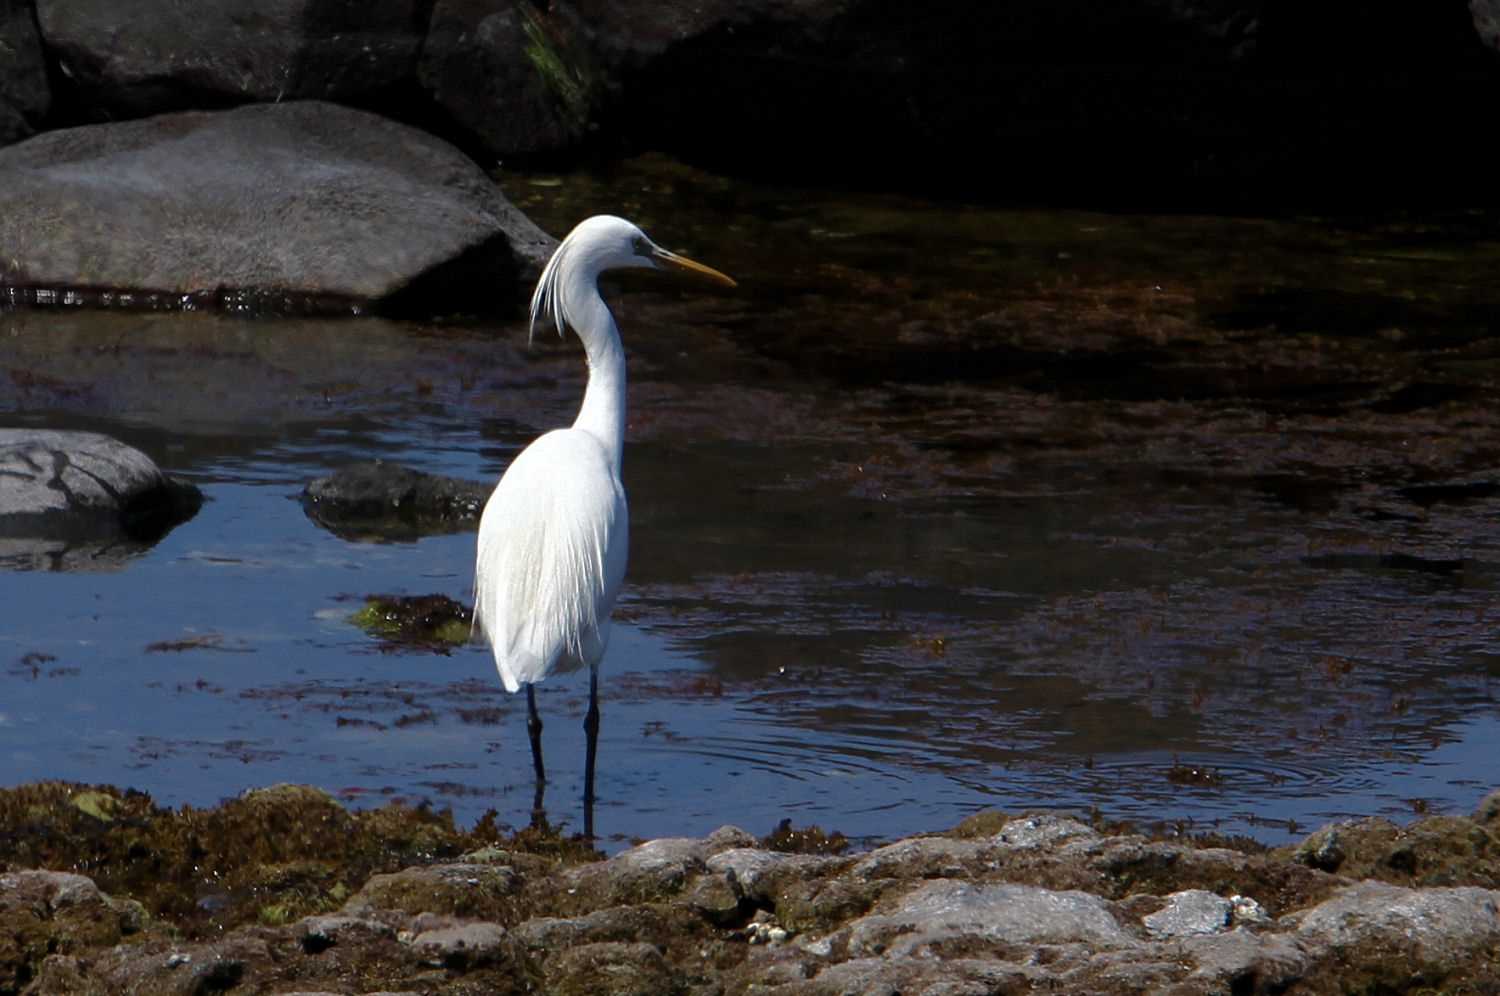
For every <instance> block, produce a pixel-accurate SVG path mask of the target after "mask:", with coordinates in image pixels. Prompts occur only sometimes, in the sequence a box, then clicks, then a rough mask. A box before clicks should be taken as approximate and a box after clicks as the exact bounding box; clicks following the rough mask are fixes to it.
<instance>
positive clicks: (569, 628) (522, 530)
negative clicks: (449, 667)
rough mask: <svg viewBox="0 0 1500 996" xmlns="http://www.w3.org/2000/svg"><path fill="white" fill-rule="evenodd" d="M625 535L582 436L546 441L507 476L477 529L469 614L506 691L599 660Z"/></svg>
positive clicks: (597, 459) (616, 488) (607, 481)
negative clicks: (490, 651)
mask: <svg viewBox="0 0 1500 996" xmlns="http://www.w3.org/2000/svg"><path fill="white" fill-rule="evenodd" d="M628 532H629V529H628V524H627V512H626V506H625V493H624V491H623V489H622V488H621V487H620V482H619V479H618V478H617V477H615V475H614V473H613V471H612V470H611V469H610V466H609V463H608V461H607V459H606V458H605V455H604V450H603V448H602V447H601V446H600V445H599V443H598V441H597V440H596V439H594V437H592V436H590V435H589V434H588V433H586V432H583V431H581V430H578V429H559V430H557V431H555V432H549V433H547V434H546V435H545V436H542V437H541V438H540V439H538V440H537V441H536V442H534V443H532V444H531V445H530V446H529V447H527V448H526V449H525V450H524V451H523V452H522V453H521V455H520V456H518V457H516V459H515V462H514V463H512V464H511V465H510V467H509V469H507V470H506V472H505V475H504V476H503V477H502V478H501V479H500V484H499V485H498V486H497V487H496V488H495V493H494V494H492V495H491V496H490V500H489V502H488V503H487V504H486V505H485V507H484V515H483V516H482V517H481V518H480V521H479V553H478V560H477V563H476V566H475V580H474V596H475V597H474V611H475V622H476V624H477V625H478V627H479V628H480V629H481V630H482V631H483V633H484V635H485V637H486V639H488V640H489V643H490V646H491V648H492V649H493V650H494V654H495V666H496V668H497V669H498V670H499V672H500V679H501V681H503V682H504V683H505V687H506V689H507V690H508V691H512V692H514V691H516V690H517V689H518V688H519V687H520V686H521V685H522V684H525V683H528V682H533V681H540V680H541V679H543V678H545V677H546V676H547V675H548V674H549V673H550V672H551V671H552V670H554V669H555V668H558V667H563V668H568V667H574V666H578V665H580V664H593V663H595V662H596V661H597V660H598V659H599V657H600V656H601V655H602V654H603V653H604V644H605V642H606V640H607V639H608V628H609V612H610V609H611V607H612V606H613V604H614V600H615V596H616V595H617V594H618V593H619V590H620V584H621V582H622V581H623V580H624V575H625V559H626V556H625V555H626V545H627V542H628V540H627V534H628Z"/></svg>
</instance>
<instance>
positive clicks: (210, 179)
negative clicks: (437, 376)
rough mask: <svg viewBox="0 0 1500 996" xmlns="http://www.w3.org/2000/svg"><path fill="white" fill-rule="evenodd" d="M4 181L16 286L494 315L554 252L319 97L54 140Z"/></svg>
mask: <svg viewBox="0 0 1500 996" xmlns="http://www.w3.org/2000/svg"><path fill="white" fill-rule="evenodd" d="M0 186H3V187H4V189H5V190H6V191H7V193H8V195H9V197H10V205H11V206H10V208H9V209H8V210H7V211H5V212H4V213H3V214H0V245H4V246H5V258H4V260H3V262H0V280H4V281H5V282H7V283H10V284H13V285H18V286H44V287H80V286H82V287H96V288H101V287H102V288H113V289H118V290H129V291H139V292H159V293H168V294H176V295H185V296H188V298H189V299H190V300H196V299H198V298H202V297H203V296H204V295H209V296H210V298H211V299H212V300H225V299H228V300H231V301H232V300H235V299H237V298H238V297H246V298H248V299H251V300H255V301H264V302H274V301H276V300H282V299H285V300H300V299H302V298H310V299H316V300H323V301H333V300H338V301H346V302H348V303H349V306H354V305H357V304H359V303H360V302H369V301H375V300H377V299H385V300H386V301H387V302H388V303H389V304H390V305H391V306H392V307H399V308H401V309H405V310H410V309H416V308H420V307H424V306H425V307H429V308H433V309H436V310H459V309H462V308H463V307H465V306H466V302H467V303H469V304H472V305H473V306H474V307H476V308H484V309H486V310H494V309H503V308H508V307H511V306H514V304H515V303H516V302H517V301H518V300H519V298H520V290H519V288H520V285H521V284H522V283H524V282H529V281H530V279H531V278H532V277H533V276H534V275H535V273H536V272H537V271H538V269H539V267H540V265H541V264H542V262H543V260H544V257H545V255H546V253H547V252H548V251H550V248H551V246H552V242H551V240H550V239H549V238H548V237H547V236H545V235H543V234H542V233H541V232H540V231H539V230H538V229H537V228H536V227H535V226H534V225H531V224H530V222H528V221H526V220H525V218H524V217H522V216H521V215H520V213H519V212H517V211H516V210H515V209H514V208H513V207H511V206H510V205H509V204H508V203H507V202H506V200H505V198H504V196H503V195H502V194H501V193H500V192H499V190H498V189H497V188H496V187H495V185H494V184H493V183H492V182H491V181H490V180H489V179H488V178H487V177H486V176H485V175H484V174H483V173H482V172H481V171H480V170H479V169H478V168H477V167H476V166H475V165H474V164H473V163H472V162H471V161H469V160H468V159H467V158H466V157H464V156H463V155H462V154H461V153H459V152H458V150H456V149H454V148H453V147H452V146H450V145H448V144H447V143H445V142H442V141H440V140H438V139H435V138H432V137H431V136H428V135H426V134H424V133H422V132H418V131H415V130H413V129H411V128H408V127H406V126H404V125H399V124H396V123H394V122H391V121H388V120H386V119H384V118H380V117H377V116H375V115H372V114H366V113H364V112H360V111H354V110H350V109H348V108H344V107H339V106H336V105H333V104H326V103H321V102H317V101H304V102H294V103H283V104H274V105H273V104H266V105H258V106H252V107H245V108H241V109H238V110H234V111H223V112H216V113H182V114H170V115H162V116H159V117H155V118H150V119H148V120H144V121H133V122H126V123H123V124H111V125H94V126H88V127H81V128H72V129H68V130H64V131H56V132H50V133H48V134H45V135H40V136H38V137H36V138H33V139H31V140H29V141H26V142H23V143H20V144H18V145H14V146H11V147H9V148H7V149H3V150H0ZM476 271H477V272H483V273H484V274H485V275H486V279H485V281H484V282H483V283H482V284H480V285H478V286H476V285H475V281H474V275H475V273H476ZM215 296H216V297H215Z"/></svg>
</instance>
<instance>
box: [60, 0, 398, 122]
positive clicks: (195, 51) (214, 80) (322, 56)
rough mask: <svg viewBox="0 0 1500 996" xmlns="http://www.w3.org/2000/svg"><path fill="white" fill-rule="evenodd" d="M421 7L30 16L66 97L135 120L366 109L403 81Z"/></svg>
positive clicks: (163, 9)
mask: <svg viewBox="0 0 1500 996" xmlns="http://www.w3.org/2000/svg"><path fill="white" fill-rule="evenodd" d="M422 6H423V5H422V3H421V2H420V0H376V2H373V3H364V4H357V5H349V4H329V3H316V2H313V0H269V2H265V3H256V4H254V5H252V6H249V7H247V6H245V5H244V4H242V3H236V2H235V0H206V2H204V3H195V4H189V5H183V4H174V3H148V4H143V5H139V6H134V7H122V6H120V5H119V4H116V3H111V2H109V0H37V17H38V20H39V21H40V22H41V27H42V33H43V35H44V36H45V37H46V40H47V45H48V47H49V49H51V51H52V53H53V56H54V58H56V59H57V62H58V65H59V68H60V69H61V70H62V72H63V73H64V75H66V76H67V77H68V78H69V79H70V80H71V82H72V85H73V86H74V87H75V88H76V90H77V91H78V92H77V99H78V100H79V101H80V102H81V103H82V104H83V105H84V106H86V107H87V108H88V109H89V110H90V111H91V112H92V113H94V114H98V115H109V116H112V117H121V116H123V117H136V116H140V115H144V114H155V113H159V112H161V111H168V110H182V109H186V108H191V107H211V106H222V105H224V104H229V103H246V102H251V101H281V100H302V99H319V100H323V99H326V100H357V99H361V98H363V99H368V98H370V97H371V96H373V95H376V94H379V93H381V92H382V91H387V90H390V89H391V88H393V87H395V86H396V85H398V84H400V83H403V82H409V81H410V79H411V77H412V75H413V72H414V70H415V65H416V58H417V51H418V49H419V48H420V46H421V42H422V36H421V33H420V32H421V28H422V23H421V17H420V14H421V11H422Z"/></svg>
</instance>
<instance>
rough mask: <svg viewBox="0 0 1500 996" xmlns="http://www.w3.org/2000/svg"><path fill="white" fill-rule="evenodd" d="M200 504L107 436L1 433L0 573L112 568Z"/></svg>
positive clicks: (193, 493)
mask: <svg viewBox="0 0 1500 996" xmlns="http://www.w3.org/2000/svg"><path fill="white" fill-rule="evenodd" d="M202 500H203V499H202V495H201V494H200V493H199V491H198V489H197V488H196V487H194V486H193V485H191V484H187V483H185V482H183V481H179V480H176V479H175V478H172V477H169V476H168V475H166V474H164V473H162V471H161V469H160V468H158V467H157V466H156V464H155V463H153V462H152V460H151V458H150V457H148V456H147V455H146V454H144V453H142V452H141V451H140V450H137V449H135V448H133V447H130V446H127V445H125V444H124V443H122V442H120V441H119V440H117V439H112V438H110V437H109V436H104V435H100V434H99V433H94V432H65V431H56V430H43V429H0V566H7V567H12V568H50V569H58V568H94V569H97V568H99V567H102V566H112V565H114V564H116V563H118V562H119V561H120V560H122V559H124V558H125V557H127V556H129V555H131V554H133V553H135V552H138V551H139V550H141V549H143V548H145V547H146V546H149V545H150V544H151V543H154V542H155V541H156V540H158V539H160V538H161V537H162V536H163V535H165V534H166V533H167V532H168V531H169V530H170V529H171V528H172V527H173V526H176V525H177V524H178V523H180V522H183V521H185V520H187V519H190V518H192V517H193V515H195V514H196V513H197V511H198V507H199V505H200V504H201V503H202Z"/></svg>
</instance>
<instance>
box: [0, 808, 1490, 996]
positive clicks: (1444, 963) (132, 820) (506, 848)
mask: <svg viewBox="0 0 1500 996" xmlns="http://www.w3.org/2000/svg"><path fill="white" fill-rule="evenodd" d="M0 864H3V868H4V871H3V872H0V993H25V994H41V993H48V994H65V993H96V992H150V993H210V992H235V993H289V992H303V993H311V992H319V993H344V994H354V993H374V992H410V993H480V992H483V993H522V992H546V993H558V994H573V993H595V994H626V993H640V994H646V993H652V994H658V993H684V994H687V993H692V994H710V993H713V994H720V993H722V994H747V993H751V992H755V993H777V994H787V996H791V994H834V993H897V992H899V993H932V994H937V993H944V994H960V993H974V994H982V993H1011V992H1027V991H1032V990H1034V989H1052V990H1057V991H1066V992H1074V993H1084V992H1088V993H1125V992H1132V993H1134V992H1161V993H1174V994H1199V993H1203V994H1207V993H1223V992H1229V993H1284V992H1293V993H1336V992H1381V993H1405V992H1429V991H1445V992H1493V991H1495V989H1496V987H1497V986H1500V956H1497V951H1500V792H1497V793H1492V794H1491V795H1489V796H1488V797H1486V798H1485V799H1484V800H1483V801H1482V802H1481V803H1480V805H1479V807H1478V808H1477V809H1476V811H1475V812H1474V813H1473V814H1472V815H1471V816H1468V817H1453V816H1431V817H1425V818H1423V819H1420V820H1417V821H1416V822H1414V823H1412V824H1410V825H1408V826H1405V827H1398V826H1396V825H1394V824H1392V823H1389V822H1388V821H1385V820H1380V819H1369V820H1363V821H1357V822H1351V823H1344V824H1338V825H1335V826H1330V827H1326V828H1324V829H1322V830H1320V831H1318V832H1317V833H1314V834H1313V835H1311V836H1310V837H1308V838H1307V839H1306V840H1304V841H1303V842H1302V843H1301V844H1299V845H1297V846H1292V847H1285V848H1281V849H1277V850H1267V849H1265V848H1263V847H1260V846H1258V845H1256V844H1254V843H1253V842H1249V841H1244V840H1238V841H1209V840H1190V839H1177V840H1167V839H1157V838H1151V837H1148V836H1144V835H1141V834H1138V833H1133V832H1129V831H1127V830H1122V829H1119V828H1103V827H1093V826H1089V825H1088V824H1086V823H1084V822H1081V821H1080V820H1078V819H1074V818H1071V817H1068V816H1064V815H1057V814H1051V813H1032V814H1024V815H1006V814H1002V813H998V812H993V811H987V812H983V813H979V814H976V815H975V816H973V817H971V818H969V819H967V820H965V821H964V822H963V823H962V824H960V825H959V826H958V827H956V828H954V829H953V830H950V831H948V832H946V833H940V834H933V835H924V836H918V837H912V838H908V839H904V840H899V841H896V842H894V843H891V844H887V845H885V846H882V847H878V848H876V849H874V850H872V851H868V852H865V853H852V854H851V853H843V848H842V842H841V841H840V840H839V838H838V837H837V835H835V836H834V837H832V838H830V837H827V836H825V835H823V834H822V833H821V832H818V831H815V830H808V831H806V832H789V831H788V829H787V828H786V827H783V828H781V832H780V833H779V834H773V835H771V836H769V837H767V838H763V839H757V838H756V837H755V836H753V835H752V834H750V833H748V832H746V831H745V830H741V829H738V828H735V827H723V828H721V829H719V830H717V831H715V832H714V833H712V834H710V835H709V836H708V837H706V838H702V839H691V838H665V839H659V840H652V841H647V842H644V843H641V844H639V845H637V846H635V847H632V848H630V849H629V850H626V851H624V852H622V853H620V854H617V855H615V856H613V857H610V858H608V859H604V858H603V856H602V855H600V854H598V853H597V852H595V851H593V850H592V849H591V848H589V847H588V846H586V845H585V844H584V843H583V842H581V841H578V840H576V839H571V840H570V839H566V838H564V837H562V836H560V835H558V834H557V833H556V832H555V831H552V830H551V829H550V828H546V827H541V828H538V827H532V828H528V829H525V830H522V831H519V832H510V831H507V830H504V829H503V828H499V827H497V826H496V825H495V824H494V822H493V819H491V818H486V819H484V820H481V821H480V823H479V824H478V825H476V826H475V827H474V828H473V829H472V830H461V829H459V828H456V827H455V826H454V825H453V822H452V819H451V817H450V816H447V815H444V814H436V813H433V812H430V811H428V810H425V809H409V808H404V807H401V806H397V805H388V806H386V807H385V808H382V809H378V810H366V811H357V812H352V811H349V810H346V809H344V808H343V807H342V806H340V805H339V804H338V803H337V802H336V801H335V800H333V799H332V798H331V797H329V796H327V795H325V794H324V793H322V792H319V791H317V790H315V789H311V788H305V787H299V786H285V785H283V786H276V787H273V788H269V789H264V790H259V791H256V792H251V793H248V794H246V795H245V796H243V797H241V798H238V799H234V800H230V801H227V802H225V803H224V804H222V805H221V806H218V807H215V808H213V809H208V810H196V809H193V808H191V807H184V808H183V809H181V810H170V809H164V808H161V807H157V806H156V805H155V804H154V803H153V802H152V801H151V800H150V799H149V797H147V796H144V795H142V794H140V793H133V792H121V791H119V790H116V789H113V788H108V787H86V786H79V785H69V784H63V783H41V784H35V785H27V786H22V787H19V788H13V789H6V790H0Z"/></svg>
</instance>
